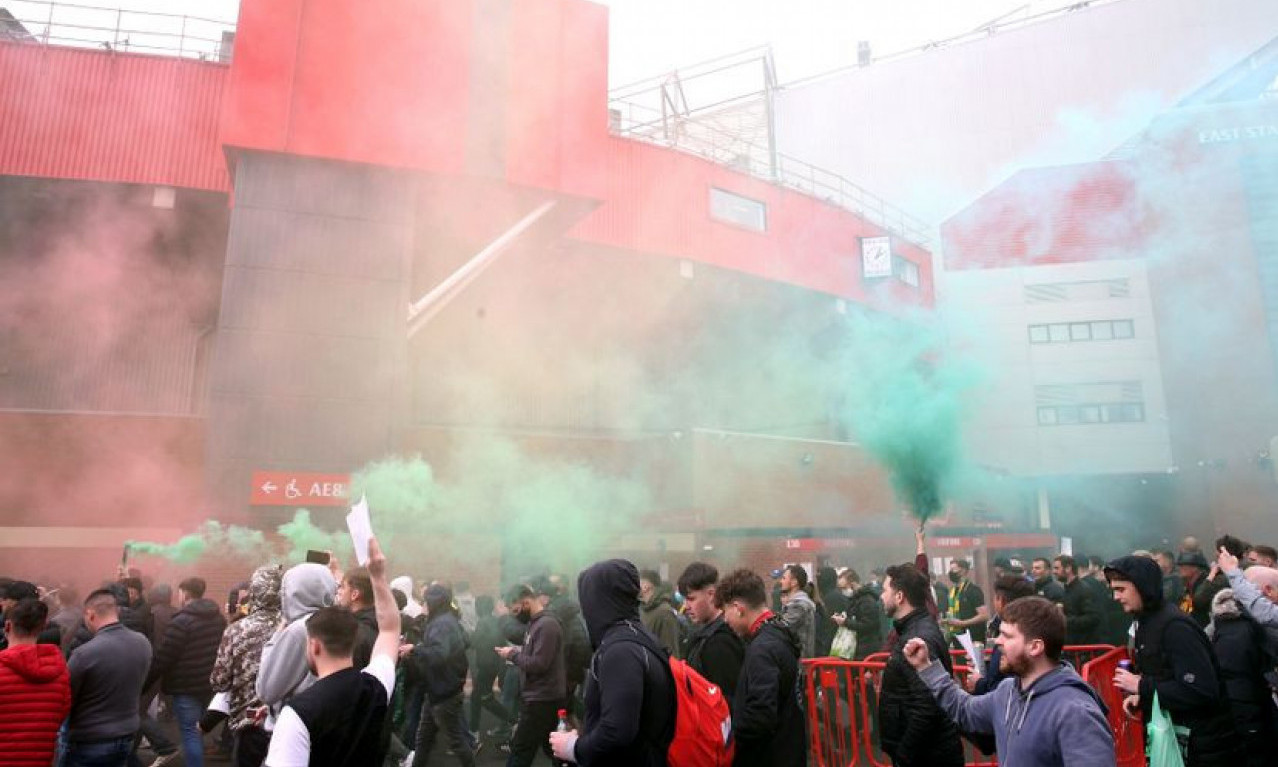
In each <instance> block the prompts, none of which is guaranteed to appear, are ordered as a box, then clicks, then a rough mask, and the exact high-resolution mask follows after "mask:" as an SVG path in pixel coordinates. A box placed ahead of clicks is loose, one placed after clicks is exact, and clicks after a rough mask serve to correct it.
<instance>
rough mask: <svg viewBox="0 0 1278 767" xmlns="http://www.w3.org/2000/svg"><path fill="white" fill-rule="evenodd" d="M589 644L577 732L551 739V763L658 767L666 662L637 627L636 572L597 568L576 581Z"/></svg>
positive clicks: (667, 705) (668, 678)
mask: <svg viewBox="0 0 1278 767" xmlns="http://www.w3.org/2000/svg"><path fill="white" fill-rule="evenodd" d="M577 596H578V598H579V599H580V600H581V611H582V615H583V616H584V617H585V619H586V631H587V633H588V634H589V635H590V644H591V646H592V647H594V648H595V654H594V657H593V658H591V661H590V671H589V673H587V674H586V718H585V721H584V722H583V726H582V732H581V733H580V734H578V733H577V732H574V731H570V732H553V733H551V734H550V743H551V746H552V748H553V749H554V752H555V758H557V759H564V760H566V761H570V762H575V763H577V764H580V765H584V766H585V767H595V766H596V765H600V766H606V767H663V766H664V765H665V764H666V750H667V749H668V748H669V747H670V741H671V740H673V739H674V728H675V703H676V700H675V690H674V678H673V676H672V675H671V673H670V666H669V655H668V653H667V652H666V650H665V648H663V647H662V646H661V644H660V642H659V641H658V640H657V638H656V637H655V636H653V634H652V632H650V631H648V629H646V628H644V626H643V624H642V623H641V622H640V620H639V569H638V568H636V567H635V566H634V564H632V563H630V562H627V561H626V560H624V559H610V560H606V561H603V562H598V563H596V564H594V565H592V566H590V567H589V568H587V569H586V570H585V571H583V572H582V573H581V575H580V576H579V577H578V579H577Z"/></svg>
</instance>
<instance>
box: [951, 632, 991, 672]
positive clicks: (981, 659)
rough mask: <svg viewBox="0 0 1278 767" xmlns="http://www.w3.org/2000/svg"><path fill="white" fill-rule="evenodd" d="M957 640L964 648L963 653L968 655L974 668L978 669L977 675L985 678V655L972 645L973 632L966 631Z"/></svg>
mask: <svg viewBox="0 0 1278 767" xmlns="http://www.w3.org/2000/svg"><path fill="white" fill-rule="evenodd" d="M955 639H958V641H959V644H960V645H962V646H963V651H964V652H966V653H967V657H968V660H970V661H971V666H972V668H974V669H976V673H978V674H980V675H981V676H985V653H983V652H979V651H977V649H976V645H975V644H973V643H972V632H970V631H964V632H963V633H962V634H959V635H958V636H957V637H955Z"/></svg>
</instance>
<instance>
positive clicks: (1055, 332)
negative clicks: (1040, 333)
mask: <svg viewBox="0 0 1278 767" xmlns="http://www.w3.org/2000/svg"><path fill="white" fill-rule="evenodd" d="M1048 335H1049V336H1050V337H1051V339H1052V343H1054V344H1063V343H1067V342H1068V341H1069V325H1048Z"/></svg>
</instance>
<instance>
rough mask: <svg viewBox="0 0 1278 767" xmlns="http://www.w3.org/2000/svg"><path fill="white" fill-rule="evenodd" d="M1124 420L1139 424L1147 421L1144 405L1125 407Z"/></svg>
mask: <svg viewBox="0 0 1278 767" xmlns="http://www.w3.org/2000/svg"><path fill="white" fill-rule="evenodd" d="M1123 420H1124V421H1128V422H1129V423H1138V422H1140V421H1144V420H1145V406H1144V405H1123Z"/></svg>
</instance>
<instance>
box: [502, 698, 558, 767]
mask: <svg viewBox="0 0 1278 767" xmlns="http://www.w3.org/2000/svg"><path fill="white" fill-rule="evenodd" d="M563 707H564V704H563V701H540V700H537V701H527V700H526V701H523V703H521V704H520V706H519V724H518V725H517V726H516V727H515V737H513V738H511V740H510V758H509V759H508V760H506V767H527V765H530V764H532V763H533V759H535V758H536V757H537V749H538V748H540V749H541V751H542V753H544V754H545V755H546V756H548V757H550V759H551V763H552V764H553V763H554V755H553V754H552V753H551V751H550V733H552V732H554V731H555V728H556V727H557V726H559V709H561V708H563Z"/></svg>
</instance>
